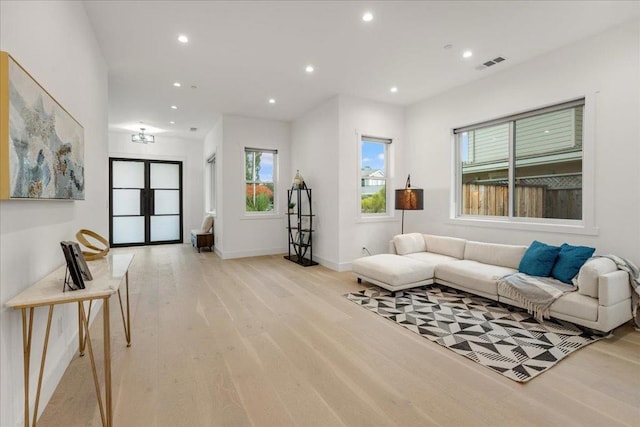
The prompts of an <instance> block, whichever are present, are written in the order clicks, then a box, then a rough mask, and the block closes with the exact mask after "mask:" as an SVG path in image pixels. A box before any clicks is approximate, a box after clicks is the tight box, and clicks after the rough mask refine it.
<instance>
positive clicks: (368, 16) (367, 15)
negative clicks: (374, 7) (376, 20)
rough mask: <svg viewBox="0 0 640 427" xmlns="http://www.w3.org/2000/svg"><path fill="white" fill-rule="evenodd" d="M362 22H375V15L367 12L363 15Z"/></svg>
mask: <svg viewBox="0 0 640 427" xmlns="http://www.w3.org/2000/svg"><path fill="white" fill-rule="evenodd" d="M362 20H363V21H364V22H371V21H373V14H372V13H371V12H365V13H364V15H362Z"/></svg>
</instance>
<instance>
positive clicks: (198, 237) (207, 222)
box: [191, 216, 213, 253]
mask: <svg viewBox="0 0 640 427" xmlns="http://www.w3.org/2000/svg"><path fill="white" fill-rule="evenodd" d="M191 245H192V246H193V247H194V248H196V249H198V253H200V248H209V250H210V251H212V250H213V217H212V216H206V217H204V221H202V227H201V228H200V229H199V230H191Z"/></svg>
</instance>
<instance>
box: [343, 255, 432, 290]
mask: <svg viewBox="0 0 640 427" xmlns="http://www.w3.org/2000/svg"><path fill="white" fill-rule="evenodd" d="M351 269H352V271H353V273H355V274H356V275H361V276H364V277H369V278H371V279H375V280H378V281H380V282H383V283H387V284H389V285H391V286H394V287H395V286H402V285H406V284H409V283H415V282H420V281H422V280H427V279H431V278H433V266H431V265H428V264H426V263H424V262H420V261H416V260H414V259H411V258H408V257H404V256H400V255H392V254H379V255H373V256H369V257H364V258H358V259H357V260H355V261H353V263H352V264H351Z"/></svg>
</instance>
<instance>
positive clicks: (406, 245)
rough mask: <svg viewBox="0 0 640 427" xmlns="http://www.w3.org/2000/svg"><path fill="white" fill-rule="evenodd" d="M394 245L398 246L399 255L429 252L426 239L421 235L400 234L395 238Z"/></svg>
mask: <svg viewBox="0 0 640 427" xmlns="http://www.w3.org/2000/svg"><path fill="white" fill-rule="evenodd" d="M393 244H394V245H395V246H396V252H397V253H398V255H407V254H413V253H415V252H424V251H426V250H427V245H426V244H425V243H424V237H423V236H422V234H420V233H409V234H398V235H397V236H394V237H393Z"/></svg>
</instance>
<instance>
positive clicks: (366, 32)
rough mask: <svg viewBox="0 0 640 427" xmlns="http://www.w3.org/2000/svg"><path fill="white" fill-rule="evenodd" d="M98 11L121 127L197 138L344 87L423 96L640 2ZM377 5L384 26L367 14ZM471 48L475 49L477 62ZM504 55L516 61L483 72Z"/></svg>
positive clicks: (108, 5)
mask: <svg viewBox="0 0 640 427" xmlns="http://www.w3.org/2000/svg"><path fill="white" fill-rule="evenodd" d="M85 7H86V10H87V14H88V16H89V19H90V21H91V23H92V26H93V28H94V30H95V32H96V37H97V40H98V43H99V44H100V47H101V50H102V53H103V55H104V58H105V60H106V62H107V65H108V69H109V127H110V130H111V131H124V130H125V129H126V130H128V131H133V130H136V129H138V128H140V127H146V128H147V129H149V130H150V133H154V134H156V135H157V134H162V135H167V136H175V137H180V138H197V139H203V138H204V136H205V135H206V133H207V132H208V131H209V130H210V129H211V127H212V126H213V124H214V123H215V122H216V120H217V117H219V115H220V114H237V115H243V116H249V117H260V118H267V119H275V120H287V121H288V120H293V119H295V118H297V117H299V116H300V115H302V114H304V113H305V112H307V111H309V110H310V109H312V108H313V107H315V106H316V105H318V104H319V103H320V102H322V101H324V100H326V99H329V98H331V97H332V96H335V95H337V94H347V95H353V96H358V97H363V98H367V99H372V100H376V101H381V102H387V103H390V104H396V105H401V106H406V105H410V104H412V103H415V102H418V101H420V100H422V99H425V98H427V97H429V96H432V95H434V94H437V93H440V92H443V91H445V90H448V89H450V88H452V87H455V86H459V85H462V84H464V83H467V82H470V81H472V80H476V79H481V78H484V77H486V76H488V75H490V74H494V73H497V72H500V70H503V69H506V68H509V67H513V66H514V65H516V64H518V63H522V62H523V61H527V60H529V59H531V58H533V57H535V56H538V55H541V54H543V53H545V52H548V51H551V50H554V49H556V48H559V47H561V46H564V45H567V44H570V43H572V42H574V41H577V40H579V39H582V38H585V37H587V36H589V35H592V34H596V33H598V32H601V31H603V30H605V29H607V28H609V27H613V26H615V25H618V24H620V23H623V22H625V21H628V20H631V19H638V16H640V2H637V1H620V2H618V1H148V0H143V1H96V0H91V1H85ZM366 11H370V12H371V13H372V14H373V20H372V21H371V22H364V21H363V20H362V15H363V13H364V12H366ZM180 34H184V35H187V36H188V37H189V42H188V43H187V44H182V43H180V42H178V40H177V38H178V35H180ZM447 45H449V47H448V48H445V46H447ZM467 49H469V50H471V51H472V52H473V56H472V57H470V58H467V59H464V58H463V57H462V52H463V51H464V50H467ZM498 56H501V57H504V58H506V60H505V61H503V62H501V63H499V64H496V65H494V66H492V67H489V68H483V69H481V70H479V69H477V67H478V66H480V65H481V64H483V63H484V62H486V61H487V60H490V59H493V58H495V57H498ZM309 64H312V65H313V66H314V68H315V71H314V72H313V73H311V74H309V73H307V72H305V67H306V66H307V65H309ZM174 82H180V83H181V87H179V88H178V87H174V86H173V83H174ZM392 86H396V87H397V88H398V91H397V92H396V93H392V92H391V91H390V88H391V87H392ZM270 98H273V99H275V101H276V102H275V104H269V103H268V100H269V99H270ZM172 105H175V106H177V109H172V108H171V106H172ZM171 121H174V122H175V123H174V124H171V123H170V122H171ZM140 122H143V124H141V123H140ZM190 128H197V130H196V131H191V130H190ZM148 132H149V131H148Z"/></svg>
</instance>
